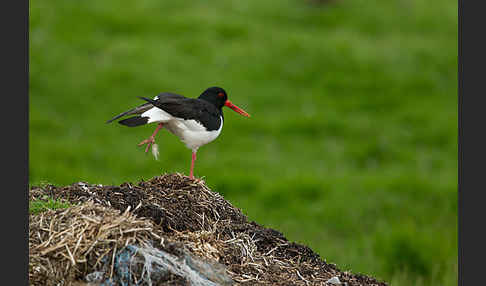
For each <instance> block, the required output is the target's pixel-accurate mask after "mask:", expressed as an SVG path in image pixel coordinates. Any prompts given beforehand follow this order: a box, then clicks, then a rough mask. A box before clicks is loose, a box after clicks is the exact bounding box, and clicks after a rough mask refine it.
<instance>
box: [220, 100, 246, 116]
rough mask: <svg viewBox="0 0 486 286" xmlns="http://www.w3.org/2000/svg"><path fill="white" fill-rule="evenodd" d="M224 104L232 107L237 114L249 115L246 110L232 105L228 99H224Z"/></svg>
mask: <svg viewBox="0 0 486 286" xmlns="http://www.w3.org/2000/svg"><path fill="white" fill-rule="evenodd" d="M224 105H225V106H228V107H229V108H231V109H233V110H234V111H236V112H238V113H239V114H241V115H243V116H246V117H250V114H248V113H246V111H244V110H243V109H241V108H239V107H238V106H236V105H234V104H233V103H231V101H229V100H226V102H225V103H224Z"/></svg>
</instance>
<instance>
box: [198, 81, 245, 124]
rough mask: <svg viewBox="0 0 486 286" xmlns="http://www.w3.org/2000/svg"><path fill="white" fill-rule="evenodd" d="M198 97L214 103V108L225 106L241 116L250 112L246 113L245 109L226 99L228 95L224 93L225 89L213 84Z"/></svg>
mask: <svg viewBox="0 0 486 286" xmlns="http://www.w3.org/2000/svg"><path fill="white" fill-rule="evenodd" d="M199 99H203V100H205V101H208V102H210V103H212V104H214V106H216V108H218V109H222V108H223V106H227V107H229V108H231V109H233V110H234V111H236V112H238V113H239V114H241V115H243V116H246V117H250V114H248V113H246V111H244V110H243V109H241V108H239V107H238V106H236V105H234V104H233V103H231V101H229V100H228V95H227V94H226V91H225V90H224V89H222V88H221V87H216V86H214V87H210V88H208V89H206V90H205V91H204V92H203V93H202V94H201V95H200V96H199Z"/></svg>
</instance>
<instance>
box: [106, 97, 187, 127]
mask: <svg viewBox="0 0 486 286" xmlns="http://www.w3.org/2000/svg"><path fill="white" fill-rule="evenodd" d="M181 98H185V97H184V96H182V95H179V94H175V93H170V92H162V93H161V94H159V95H158V96H156V100H157V101H158V100H161V101H165V100H169V101H170V100H175V99H181ZM153 106H154V105H153V104H152V103H150V102H147V103H144V104H142V105H139V106H137V107H135V108H132V109H130V110H128V111H125V112H123V113H120V114H118V115H117V116H115V117H113V118H112V119H110V120H108V121H106V123H110V122H112V121H114V120H117V119H118V118H120V117H123V116H126V115H133V114H142V113H144V112H145V111H147V110H149V109H150V108H152V107H153Z"/></svg>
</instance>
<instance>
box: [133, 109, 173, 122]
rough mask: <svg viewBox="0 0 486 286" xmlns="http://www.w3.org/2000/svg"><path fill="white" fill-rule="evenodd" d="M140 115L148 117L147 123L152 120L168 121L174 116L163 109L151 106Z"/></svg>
mask: <svg viewBox="0 0 486 286" xmlns="http://www.w3.org/2000/svg"><path fill="white" fill-rule="evenodd" d="M140 116H142V117H148V118H149V120H148V122H147V123H152V122H168V121H170V120H172V119H174V117H173V116H172V115H170V114H169V113H167V112H165V111H163V110H162V109H160V108H157V107H152V108H151V109H149V110H147V111H145V112H144V113H142V114H141V115H140Z"/></svg>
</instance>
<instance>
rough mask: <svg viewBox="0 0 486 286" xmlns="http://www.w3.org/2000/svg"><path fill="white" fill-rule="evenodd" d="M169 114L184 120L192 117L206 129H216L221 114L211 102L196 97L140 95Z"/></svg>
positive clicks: (219, 122) (219, 123) (218, 125)
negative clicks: (152, 97)
mask: <svg viewBox="0 0 486 286" xmlns="http://www.w3.org/2000/svg"><path fill="white" fill-rule="evenodd" d="M140 98H141V99H143V100H145V101H147V102H149V103H151V104H152V105H154V106H156V107H158V108H160V109H162V110H164V111H165V112H167V113H169V114H170V115H172V116H174V117H177V118H182V119H185V120H189V119H193V120H196V121H198V122H200V123H201V124H203V125H204V126H205V127H206V128H207V129H208V131H211V130H218V129H219V127H220V125H221V118H220V116H222V114H221V113H220V112H219V111H218V109H217V108H216V107H215V106H214V105H212V104H211V103H209V102H207V101H204V100H201V99H196V98H186V97H183V98H179V97H162V98H159V99H157V100H153V99H149V98H145V97H140Z"/></svg>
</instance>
